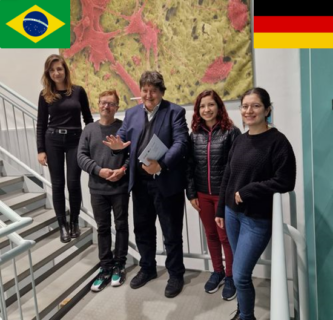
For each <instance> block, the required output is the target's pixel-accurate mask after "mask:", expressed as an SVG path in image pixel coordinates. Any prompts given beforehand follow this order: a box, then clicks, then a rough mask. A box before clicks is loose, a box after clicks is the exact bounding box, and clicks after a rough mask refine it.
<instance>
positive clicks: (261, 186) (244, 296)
mask: <svg viewBox="0 0 333 320" xmlns="http://www.w3.org/2000/svg"><path fill="white" fill-rule="evenodd" d="M240 110H241V115H242V119H243V122H244V124H245V125H247V126H248V128H249V130H248V131H247V132H246V133H244V134H242V135H240V136H239V137H238V138H237V139H236V140H235V142H234V144H233V146H232V148H231V150H230V153H229V159H228V164H227V167H226V170H225V173H224V177H223V180H222V184H221V190H220V199H219V204H218V210H217V215H216V216H217V217H216V219H215V220H216V223H217V224H218V226H219V227H220V228H222V229H224V228H226V230H227V234H228V239H229V241H230V245H231V248H232V251H233V254H234V262H233V277H234V283H235V286H236V289H237V298H238V310H237V313H236V315H235V316H234V318H233V319H232V320H237V319H241V320H253V319H255V317H254V302H255V291H254V287H253V284H252V272H253V269H254V267H255V265H256V263H257V261H258V259H259V257H260V256H261V254H262V253H263V252H264V250H265V248H266V246H267V244H268V242H269V240H270V238H271V234H272V205H273V194H274V193H276V192H278V193H285V192H288V191H292V190H293V189H294V186H295V180H296V160H295V155H294V152H293V149H292V146H291V145H290V143H289V141H288V140H287V138H286V137H285V136H284V135H283V134H282V133H280V132H279V131H278V130H277V129H275V128H270V127H268V123H267V118H268V117H269V115H270V113H271V101H270V96H269V94H268V92H267V91H266V90H264V89H262V88H253V89H251V90H249V91H247V92H245V93H244V95H243V96H242V98H241V106H240Z"/></svg>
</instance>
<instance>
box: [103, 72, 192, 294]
mask: <svg viewBox="0 0 333 320" xmlns="http://www.w3.org/2000/svg"><path fill="white" fill-rule="evenodd" d="M140 90H141V99H142V101H143V103H142V104H139V105H137V106H135V107H133V108H131V109H129V110H127V111H126V114H125V119H124V121H123V124H122V126H121V128H120V129H119V130H118V133H117V136H116V137H114V136H110V137H108V138H107V141H106V142H104V143H105V144H106V145H108V146H109V147H110V148H111V149H112V150H122V149H125V148H127V147H128V151H129V154H130V166H129V167H130V168H129V171H130V173H129V174H130V177H129V191H132V197H133V211H134V233H135V240H136V244H137V247H138V249H139V253H140V255H141V259H140V266H141V270H140V271H139V273H138V274H137V275H136V276H135V277H134V278H133V279H132V281H131V283H130V285H131V287H132V288H133V289H137V288H140V287H142V286H144V285H145V284H146V283H147V282H148V281H150V280H152V279H154V278H156V277H157V273H156V260H155V255H156V226H155V221H156V217H157V216H158V218H159V221H160V224H161V228H162V233H163V237H164V245H165V248H166V252H167V258H166V261H165V265H166V268H167V270H168V272H169V276H170V278H169V280H168V284H167V286H166V288H165V296H166V297H168V298H172V297H175V296H177V295H178V294H179V293H180V292H181V290H182V288H183V285H184V273H185V267H184V263H183V238H182V229H183V216H184V188H185V163H186V162H185V157H186V154H187V152H188V142H189V140H188V127H187V124H186V119H185V109H183V108H182V107H180V106H178V105H176V104H173V103H171V102H169V101H166V100H163V99H162V98H163V95H164V92H165V90H166V87H165V85H164V80H163V76H162V75H161V74H160V73H158V72H157V71H146V72H144V73H143V74H142V75H141V78H140ZM154 134H156V135H157V136H158V137H159V139H160V140H161V141H162V142H163V143H164V144H165V145H166V147H167V148H168V151H167V152H166V153H165V155H164V156H163V157H162V158H161V159H159V160H158V161H156V160H149V162H150V165H149V166H146V165H144V164H143V163H140V162H139V160H138V157H139V155H140V154H141V152H142V151H143V150H144V148H145V147H146V146H147V144H148V143H149V141H150V139H151V138H152V136H153V135H154ZM116 152H117V151H116Z"/></svg>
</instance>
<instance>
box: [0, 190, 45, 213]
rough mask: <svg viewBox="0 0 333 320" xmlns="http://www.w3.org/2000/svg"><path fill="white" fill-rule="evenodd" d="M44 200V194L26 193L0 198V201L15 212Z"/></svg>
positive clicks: (5, 195)
mask: <svg viewBox="0 0 333 320" xmlns="http://www.w3.org/2000/svg"><path fill="white" fill-rule="evenodd" d="M44 198H46V194H45V192H33V193H32V192H26V193H18V192H17V193H11V194H4V195H1V196H0V200H1V201H3V202H4V203H5V204H6V205H7V206H8V207H10V208H12V209H13V210H16V209H18V208H22V207H24V206H27V205H29V204H31V203H34V202H36V201H38V200H42V199H44Z"/></svg>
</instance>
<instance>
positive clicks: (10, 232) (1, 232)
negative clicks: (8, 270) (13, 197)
mask: <svg viewBox="0 0 333 320" xmlns="http://www.w3.org/2000/svg"><path fill="white" fill-rule="evenodd" d="M0 212H1V213H2V214H3V215H4V216H5V217H6V218H8V219H9V220H10V221H11V222H12V223H11V224H10V225H7V224H6V223H4V222H3V221H2V220H0V237H1V236H7V237H8V239H9V241H10V250H9V251H7V252H5V253H3V254H1V255H0V266H1V265H3V264H4V263H6V262H8V261H10V260H12V261H13V270H14V277H15V287H16V294H17V300H18V306H19V312H20V316H21V319H23V316H22V306H21V301H20V300H21V299H20V294H19V280H18V276H17V271H16V270H17V269H16V260H15V258H16V257H17V256H18V255H20V254H21V253H23V252H26V251H27V253H28V256H29V266H30V277H31V285H32V291H33V295H34V302H35V312H36V319H37V320H39V312H38V304H37V298H36V286H35V278H34V272H33V268H32V260H31V251H30V249H31V248H32V247H33V246H34V245H35V244H36V242H35V241H33V240H25V239H23V238H22V237H21V236H19V235H18V234H17V233H16V232H14V231H17V230H19V229H22V228H23V227H25V226H26V225H28V224H30V223H32V221H33V220H32V218H28V217H21V216H20V215H18V214H17V213H16V212H15V211H13V210H12V209H11V208H10V207H8V206H7V205H6V204H4V203H3V202H2V201H0ZM13 244H15V245H16V247H14V246H13ZM0 271H1V269H0ZM0 309H1V317H2V319H3V320H7V319H8V318H7V310H6V303H5V293H4V290H3V283H2V275H1V272H0Z"/></svg>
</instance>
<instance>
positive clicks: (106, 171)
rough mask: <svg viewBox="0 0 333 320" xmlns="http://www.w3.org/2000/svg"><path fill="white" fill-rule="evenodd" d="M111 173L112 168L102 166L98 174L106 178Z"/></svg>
mask: <svg viewBox="0 0 333 320" xmlns="http://www.w3.org/2000/svg"><path fill="white" fill-rule="evenodd" d="M112 174H113V170H111V169H108V168H102V169H101V170H100V172H99V174H98V175H99V176H100V177H101V178H103V179H108V178H109V177H110V176H111V175H112Z"/></svg>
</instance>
